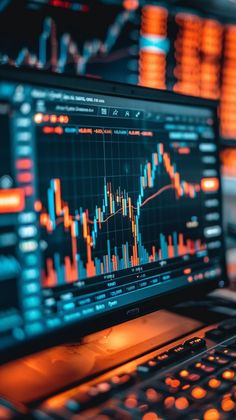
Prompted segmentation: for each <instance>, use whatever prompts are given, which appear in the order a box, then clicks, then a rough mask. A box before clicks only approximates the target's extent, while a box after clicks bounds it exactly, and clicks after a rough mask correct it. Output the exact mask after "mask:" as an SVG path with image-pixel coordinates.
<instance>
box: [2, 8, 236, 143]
mask: <svg viewBox="0 0 236 420" xmlns="http://www.w3.org/2000/svg"><path fill="white" fill-rule="evenodd" d="M173 3H175V5H174V4H173ZM178 3H179V4H181V7H177V4H178ZM193 3H194V2H192V1H187V0H185V1H178V0H175V1H168V0H167V1H163V2H160V1H155V0H154V1H151V0H146V1H145V0H124V1H122V0H98V1H91V0H0V64H6V63H8V64H11V65H15V66H17V67H22V66H30V67H34V68H35V67H36V68H41V69H51V70H52V71H55V72H60V73H73V74H79V75H87V76H93V77H99V78H103V79H109V80H114V81H121V82H124V81H126V82H128V83H134V84H140V85H142V86H149V87H155V88H161V89H169V90H174V91H176V92H180V93H185V94H191V95H195V96H202V97H206V98H212V99H218V98H221V106H220V117H221V134H222V136H223V137H224V138H227V139H231V140H235V139H236V117H235V115H236V101H235V95H236V87H235V86H236V73H235V66H236V47H235V45H236V24H235V22H234V21H233V20H232V17H231V18H230V19H231V20H229V19H228V20H226V19H222V18H220V17H219V16H217V15H214V13H215V8H213V6H212V7H211V9H210V12H209V15H208V14H207V13H206V12H205V13H204V12H202V11H201V10H200V9H199V7H200V1H199V2H195V4H197V5H198V9H196V8H195V9H193ZM201 3H204V4H205V5H206V4H207V3H208V2H201ZM228 3H230V2H228ZM183 4H185V5H188V4H189V5H190V6H191V7H192V8H187V7H182V6H183ZM228 7H229V6H228ZM225 9H226V6H225ZM232 16H233V14H232ZM12 28H14V30H12Z"/></svg>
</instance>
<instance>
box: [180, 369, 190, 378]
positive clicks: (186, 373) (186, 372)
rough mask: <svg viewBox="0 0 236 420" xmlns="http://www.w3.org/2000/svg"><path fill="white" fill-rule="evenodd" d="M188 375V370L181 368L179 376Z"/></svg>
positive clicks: (184, 376)
mask: <svg viewBox="0 0 236 420" xmlns="http://www.w3.org/2000/svg"><path fill="white" fill-rule="evenodd" d="M188 375H189V371H188V370H185V369H184V370H181V372H180V374H179V376H181V378H187V376H188Z"/></svg>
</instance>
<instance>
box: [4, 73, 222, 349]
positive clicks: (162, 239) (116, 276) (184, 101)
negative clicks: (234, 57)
mask: <svg viewBox="0 0 236 420" xmlns="http://www.w3.org/2000/svg"><path fill="white" fill-rule="evenodd" d="M7 74H8V73H7V72H5V75H4V77H1V81H0V138H1V154H0V267H1V270H0V349H1V351H2V352H4V350H7V349H9V348H14V347H16V346H17V345H18V344H19V343H21V344H22V345H24V343H25V342H26V341H30V340H33V339H35V338H37V337H44V336H45V337H46V336H49V335H50V334H51V333H53V332H54V331H59V332H60V331H61V330H62V328H63V329H66V328H67V327H69V326H71V325H75V323H76V324H77V325H78V327H77V332H78V334H79V333H80V328H79V326H80V325H81V331H82V330H83V331H86V325H88V324H89V323H90V324H93V328H94V329H99V328H101V326H102V325H103V324H102V322H100V321H99V320H102V319H103V320H105V319H106V323H108V324H109V322H113V323H114V322H120V317H119V313H120V312H119V310H122V309H125V310H126V313H127V311H128V312H129V309H131V312H132V310H134V312H135V310H137V313H138V311H139V309H137V308H139V305H142V303H144V302H149V301H151V300H152V301H153V299H154V300H156V302H159V301H158V298H159V297H162V296H163V295H167V296H168V294H170V293H172V294H173V293H174V292H177V291H179V290H182V289H184V290H185V289H186V288H188V289H190V288H191V287H192V288H193V286H197V287H198V288H199V289H201V288H203V287H204V285H205V284H208V283H209V282H210V283H212V284H214V286H215V287H216V286H218V285H220V286H223V285H224V278H223V277H222V267H223V266H222V261H223V259H224V249H223V244H222V220H221V199H220V178H219V164H218V150H217V142H216V140H217V139H216V136H217V135H216V131H215V129H216V106H215V104H214V103H212V102H207V101H204V100H198V99H193V98H188V97H181V96H177V95H176V96H175V95H174V94H170V93H160V92H155V91H152V90H147V89H142V88H137V89H135V90H134V89H133V88H132V89H131V88H130V87H128V86H127V87H125V86H122V85H121V86H120V85H117V86H115V87H114V86H113V85H111V84H109V83H108V84H106V83H103V82H98V81H94V82H93V81H90V82H89V81H84V80H82V81H81V80H80V79H77V80H75V81H73V83H72V82H70V86H68V87H67V84H68V83H67V79H63V78H62V77H58V78H57V77H55V76H53V77H50V76H47V75H46V76H45V75H41V76H39V75H38V74H37V77H35V78H34V76H33V75H32V74H30V76H27V75H26V76H24V73H20V72H19V73H17V72H15V73H14V74H15V76H14V77H12V78H11V77H10V76H9V77H8V76H7ZM18 74H20V75H21V78H20V79H19V81H17V80H16V78H17V77H18ZM24 80H25V81H24ZM44 80H46V82H42V81H44ZM57 80H58V82H57ZM50 83H51V84H50ZM115 89H116V92H115ZM119 91H120V92H122V93H119ZM98 92H100V93H98ZM117 92H118V93H117ZM135 92H136V93H135ZM183 296H184V295H183ZM158 305H160V303H158ZM82 326H83V328H82Z"/></svg>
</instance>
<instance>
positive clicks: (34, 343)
mask: <svg viewBox="0 0 236 420" xmlns="http://www.w3.org/2000/svg"><path fill="white" fill-rule="evenodd" d="M0 80H6V81H9V82H11V81H12V82H17V83H24V84H29V85H31V84H32V85H36V86H43V87H46V88H48V87H49V88H50V87H51V88H59V89H66V90H72V91H76V90H77V91H79V92H87V93H94V94H103V95H109V96H113V97H116V96H119V97H124V98H129V99H134V100H136V99H140V100H146V101H147V100H149V101H158V102H160V103H161V102H163V103H164V102H165V103H171V104H177V105H178V104H179V105H181V104H182V105H193V106H195V107H205V108H208V109H211V110H212V111H213V113H214V117H215V118H214V120H215V124H214V130H215V135H216V139H217V148H218V151H219V130H218V123H217V121H218V116H217V109H218V102H217V101H213V100H208V99H202V98H198V97H190V96H185V95H180V94H177V93H173V92H168V91H162V90H156V89H150V88H144V87H139V86H133V85H126V84H122V83H113V82H109V81H101V80H97V79H88V78H84V77H69V76H64V75H60V74H53V73H49V72H47V71H41V70H40V71H38V70H28V69H27V70H22V69H14V68H12V67H10V68H9V67H2V68H1V69H0ZM217 165H218V168H219V171H220V158H219V153H218V162H217ZM220 205H221V215H222V191H221V182H220ZM223 240H224V238H223ZM222 254H223V255H222V272H223V274H222V280H223V281H224V287H225V286H227V285H228V283H229V280H228V276H227V270H226V260H225V245H224V243H223V253H222ZM218 287H219V282H218V281H216V280H215V281H214V280H210V281H208V282H204V283H201V284H197V285H191V286H187V287H186V286H185V287H181V288H180V289H178V290H175V291H173V292H166V293H163V294H161V295H159V296H158V295H155V296H153V297H152V298H148V299H145V300H144V301H143V302H139V303H135V304H130V305H127V306H126V307H124V308H119V309H114V310H112V311H109V316H107V312H106V313H105V314H101V315H99V316H97V318H96V319H94V318H91V319H87V320H82V321H78V322H72V323H70V324H68V325H66V326H63V327H60V328H58V329H56V330H54V331H48V332H45V333H44V334H42V335H38V336H36V337H32V338H30V339H27V340H25V341H24V342H19V343H16V344H15V345H14V347H10V348H9V347H8V348H6V349H4V350H3V349H2V350H0V363H4V362H7V361H9V360H12V359H16V358H19V357H22V356H25V355H27V354H31V353H33V352H37V351H39V350H43V349H45V348H47V347H51V346H55V345H57V344H61V343H65V342H68V341H76V342H78V341H79V340H80V339H81V338H82V337H83V336H85V335H87V334H90V333H92V332H95V331H99V330H102V329H105V328H107V327H111V326H114V325H116V324H118V323H122V322H125V321H128V320H130V319H134V318H137V317H139V316H142V315H145V314H147V313H150V312H153V311H156V310H159V309H163V308H170V307H172V306H173V305H175V304H177V303H179V302H182V301H186V300H190V299H193V298H194V299H197V298H200V297H201V296H204V295H206V294H207V293H209V292H210V291H211V290H213V289H216V288H218Z"/></svg>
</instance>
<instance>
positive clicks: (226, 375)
mask: <svg viewBox="0 0 236 420" xmlns="http://www.w3.org/2000/svg"><path fill="white" fill-rule="evenodd" d="M221 377H222V379H224V380H226V381H232V380H233V379H235V372H234V371H233V370H231V369H226V370H224V371H223V372H222V374H221Z"/></svg>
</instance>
